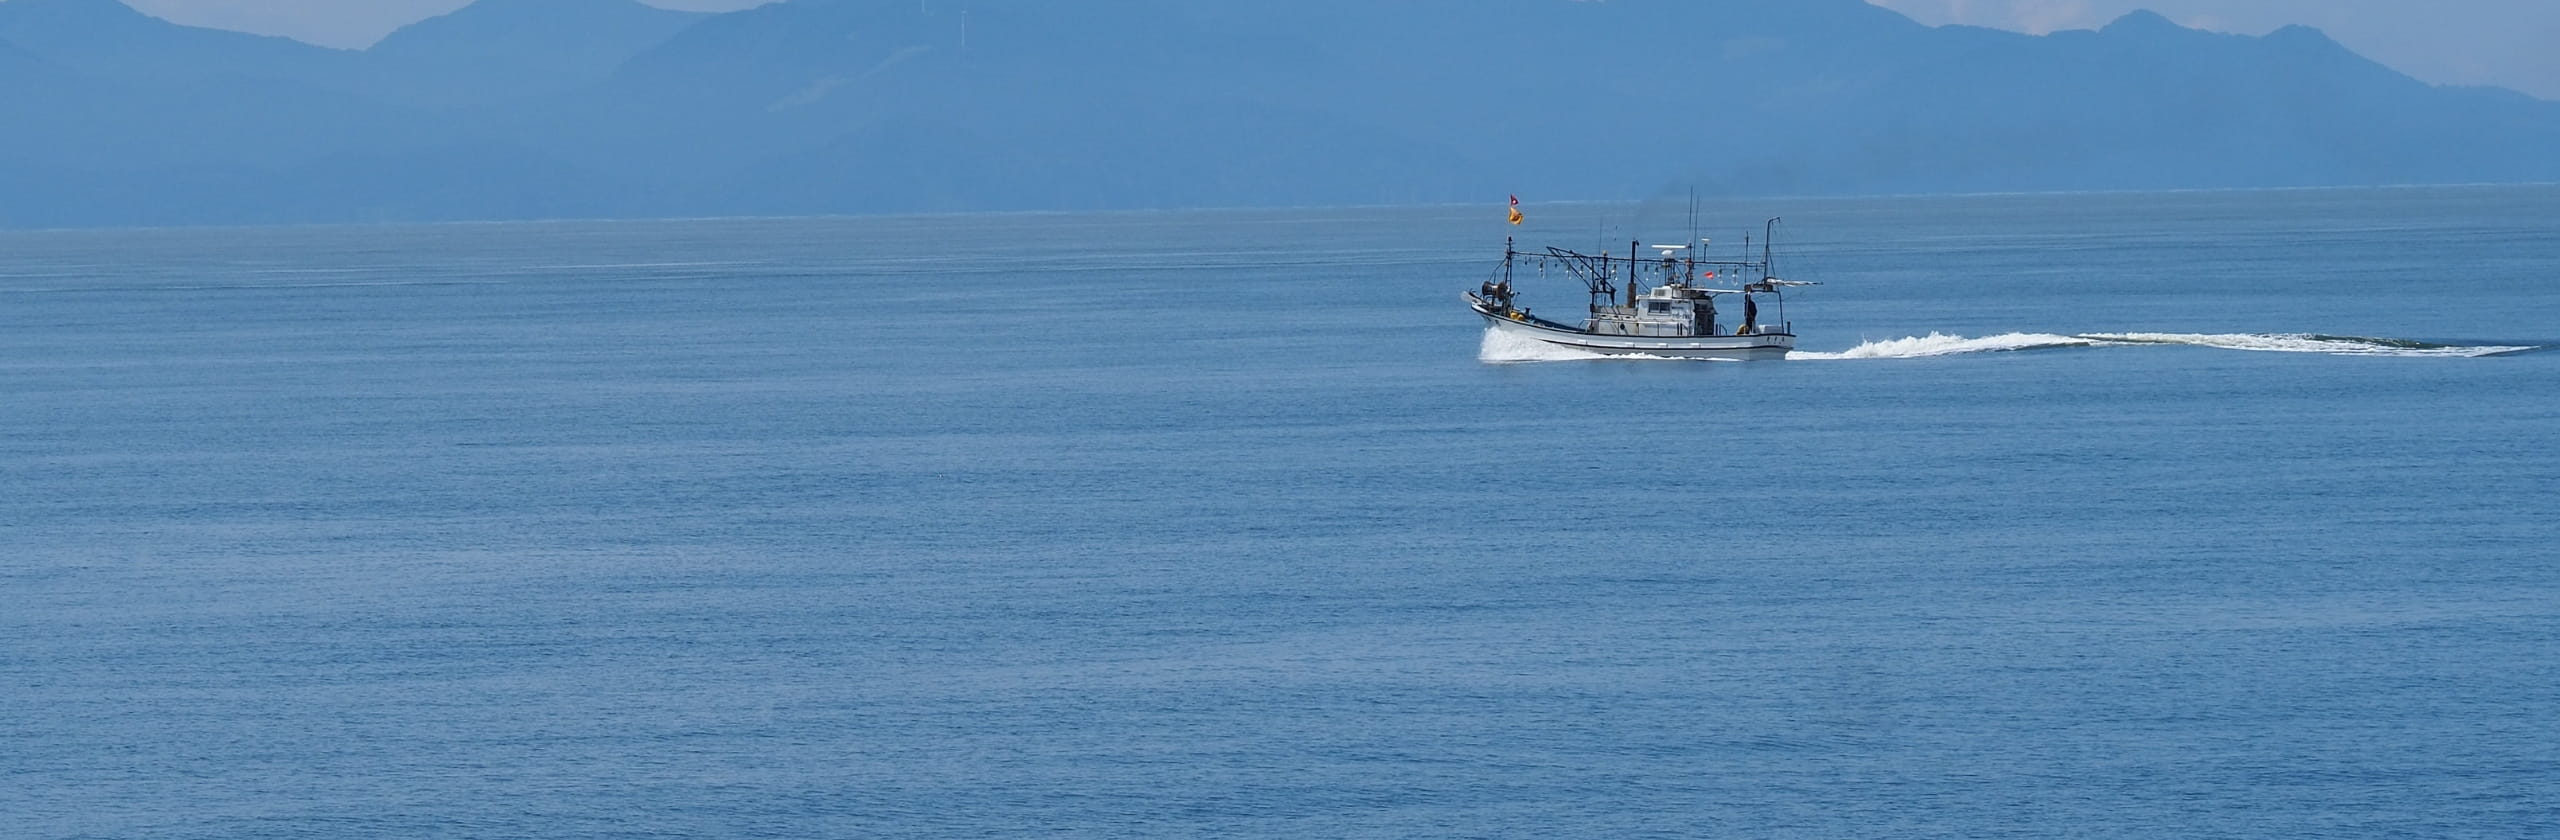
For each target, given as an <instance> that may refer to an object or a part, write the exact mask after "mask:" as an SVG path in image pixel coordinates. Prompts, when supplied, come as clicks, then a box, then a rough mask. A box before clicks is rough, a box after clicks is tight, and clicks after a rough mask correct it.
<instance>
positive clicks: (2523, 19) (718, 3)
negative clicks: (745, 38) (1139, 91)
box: [127, 0, 2560, 99]
mask: <svg viewBox="0 0 2560 840" xmlns="http://www.w3.org/2000/svg"><path fill="white" fill-rule="evenodd" d="M1207 1H1208V2H1215V0H1207ZM127 2H128V3H130V4H131V5H132V6H133V7H134V8H137V9H141V10H143V11H145V12H149V13H151V14H154V15H158V16H160V17H163V18H167V19H169V20H173V21H177V22H179V23H186V24H193V25H197V26H212V27H218V28H223V29H238V30H242V31H248V32H259V33H265V34H270V35H285V36H290V37H294V38H300V39H302V40H305V41H310V42H313V43H317V44H326V45H329V46H337V47H358V46H363V45H365V44H369V43H372V42H373V41H374V40H376V39H379V38H381V37H382V36H383V35H384V34H386V33H388V32H390V31H391V30H393V29H395V28H398V27H400V26H402V25H405V24H408V23H410V22H412V21H416V20H420V19H423V18H427V17H431V16H434V15H439V14H443V13H446V12H450V11H453V10H454V9H457V8H460V7H462V6H463V5H465V4H466V3H467V2H468V0H127ZM644 2H648V3H650V4H651V5H656V6H664V7H667V8H677V9H697V10H704V11H725V10H730V9H741V8H746V7H749V6H755V5H761V4H762V3H763V2H767V0H644ZM1060 2H1067V0H1060ZM1769 2H1788V0H1769ZM1871 2H1874V3H1875V4H1876V5H1879V6H1884V7H1887V8H1891V9H1895V10H1897V11H1900V12H1903V13H1904V14H1908V15H1911V16H1912V17H1914V18H1917V19H1919V20H1920V21H1922V22H1924V23H1932V24H1942V23H1970V24H1976V25H1981V26H1996V27H2001V28H2005V29H2017V30H2021V31H2027V32H2048V31H2052V30H2055V29H2068V28H2087V27H2094V26H2098V25H2102V24H2104V23H2105V22H2107V21H2109V20H2113V19H2114V18H2116V17H2117V16H2119V15H2122V14H2124V13H2125V12H2127V11H2130V10H2133V9H2136V8H2148V9H2152V10H2154V11H2157V12H2160V13H2161V14H2164V15H2167V16H2169V18H2170V19H2172V20H2176V21H2178V22H2180V23H2184V24H2187V25H2189V26H2198V27H2203V28H2207V29H2214V30H2218V31H2225V32H2239V33H2244V34H2250V35H2257V34H2263V33H2265V32H2268V31H2270V30H2273V29H2275V28H2277V27H2279V26H2283V25H2285V24H2288V23H2302V24H2308V25H2311V26H2316V27H2319V28H2321V29H2323V30H2327V31H2328V32H2329V34H2330V35H2331V36H2333V37H2336V38H2337V39H2338V40H2339V41H2341V42H2343V43H2345V44H2346V45H2347V46H2349V47H2352V48H2354V49H2355V50H2356V51H2358V52H2361V53H2364V54H2365V55H2367V56H2370V57H2372V58H2374V59H2376V60H2379V61H2381V62H2383V63H2385V64H2389V65H2391V66H2393V67H2397V68H2399V69H2400V70H2402V71H2404V72H2407V73H2409V74H2411V75H2414V76H2417V77H2418V78H2421V79H2425V80H2427V81H2430V82H2439V83H2451V84H2496V85H2503V86H2506V87H2512V88H2516V89H2518V90H2523V91H2525V92H2528V93H2532V94H2535V95H2537V96H2541V97H2543V98H2546V99H2560V47H2555V46H2554V45H2560V0H1871Z"/></svg>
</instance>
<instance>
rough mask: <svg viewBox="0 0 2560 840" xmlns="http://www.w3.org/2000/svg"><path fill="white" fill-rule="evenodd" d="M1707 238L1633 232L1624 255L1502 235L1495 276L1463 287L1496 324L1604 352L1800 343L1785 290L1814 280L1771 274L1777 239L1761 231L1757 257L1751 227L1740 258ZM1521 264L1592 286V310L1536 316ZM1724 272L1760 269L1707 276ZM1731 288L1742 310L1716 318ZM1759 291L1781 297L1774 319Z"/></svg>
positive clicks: (1766, 352)
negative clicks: (1737, 280)
mask: <svg viewBox="0 0 2560 840" xmlns="http://www.w3.org/2000/svg"><path fill="white" fill-rule="evenodd" d="M1515 212H1516V211H1515ZM1515 218H1516V217H1515ZM1777 223H1778V220H1776V219H1771V220H1769V225H1768V229H1767V231H1766V233H1767V234H1768V235H1769V236H1774V235H1775V234H1776V232H1777ZM1712 245H1713V240H1707V239H1700V240H1698V241H1697V244H1696V245H1695V246H1691V245H1689V244H1686V243H1683V244H1679V245H1653V246H1650V250H1651V251H1652V252H1653V253H1650V254H1646V253H1643V252H1644V251H1645V250H1647V249H1648V248H1647V246H1644V245H1643V241H1642V240H1637V241H1634V242H1629V243H1628V244H1627V256H1623V257H1620V256H1613V255H1611V254H1610V253H1609V252H1607V251H1602V252H1600V254H1599V255H1598V256H1593V255H1590V254H1583V253H1579V252H1575V251H1569V250H1566V249H1563V248H1555V247H1549V248H1547V249H1546V252H1545V253H1540V254H1532V253H1525V252H1522V251H1520V250H1519V248H1518V247H1517V245H1516V243H1515V242H1514V241H1513V240H1510V239H1505V240H1503V247H1502V266H1501V267H1500V268H1498V269H1496V270H1495V273H1494V277H1493V278H1492V279H1489V280H1486V281H1485V282H1484V283H1483V284H1482V285H1481V286H1479V287H1477V289H1476V291H1473V292H1468V293H1466V301H1467V304H1468V306H1469V307H1471V308H1473V309H1474V310H1475V312H1476V314H1477V315H1480V316H1483V317H1484V320H1485V323H1486V324H1487V325H1488V327H1487V328H1488V329H1491V330H1493V331H1495V332H1498V333H1505V334H1508V335H1510V336H1512V337H1516V338H1524V339H1529V340H1532V341H1538V342H1544V343H1547V344H1553V345H1557V346H1561V347H1567V348H1571V349H1575V350H1581V351H1585V352H1590V353H1597V354H1601V355H1605V356H1642V357H1661V358H1674V359H1722V360H1732V361H1750V360H1758V359H1784V358H1786V357H1787V353H1788V351H1791V350H1794V349H1795V346H1796V334H1795V328H1794V325H1793V324H1792V323H1790V322H1788V321H1787V319H1786V290H1787V289H1790V288H1795V287H1800V286H1812V285H1818V284H1815V283H1808V282H1803V281H1796V280H1781V279H1779V278H1777V277H1776V276H1774V275H1773V274H1772V273H1771V272H1770V270H1769V266H1770V261H1771V257H1772V255H1773V253H1774V249H1773V248H1771V247H1770V246H1769V244H1768V239H1766V238H1763V239H1762V240H1761V251H1760V255H1759V258H1758V259H1753V258H1752V257H1751V244H1750V241H1749V239H1748V238H1747V237H1746V238H1745V240H1744V245H1743V248H1742V254H1741V257H1740V258H1738V259H1713V258H1710V257H1709V255H1708V254H1707V250H1708V248H1709V247H1710V246H1712ZM1523 268H1534V269H1535V270H1536V271H1537V273H1538V274H1540V275H1541V276H1544V275H1547V274H1549V273H1551V272H1560V273H1563V274H1566V275H1569V276H1571V277H1573V278H1574V279H1577V280H1580V281H1582V284H1583V288H1584V289H1585V290H1587V291H1588V292H1590V294H1591V306H1590V311H1589V312H1588V313H1587V314H1586V315H1585V317H1583V318H1582V319H1581V320H1580V322H1579V323H1567V322H1562V321H1555V320H1550V319H1547V318H1542V317H1539V316H1538V315H1537V314H1535V313H1533V312H1531V311H1530V310H1529V309H1528V308H1527V307H1523V306H1520V305H1519V302H1518V299H1517V297H1516V295H1515V293H1514V291H1513V290H1512V286H1511V283H1512V280H1513V279H1514V277H1515V275H1516V274H1517V273H1518V272H1519V271H1520V270H1521V269H1523ZM1724 277H1757V278H1759V279H1757V280H1753V281H1750V282H1747V283H1741V284H1740V286H1741V288H1733V289H1725V288H1715V287H1713V286H1712V285H1710V284H1711V283H1712V282H1714V281H1716V280H1717V279H1719V278H1724ZM1622 294H1623V298H1622V297H1621V295H1622ZM1728 295H1731V296H1739V297H1740V298H1741V299H1742V313H1741V314H1742V319H1741V321H1740V322H1739V323H1735V324H1732V325H1730V326H1728V325H1726V324H1725V323H1724V322H1722V321H1720V320H1718V317H1719V316H1718V312H1717V309H1716V302H1717V299H1718V298H1721V297H1724V296H1728ZM1762 297H1767V298H1769V299H1770V300H1771V301H1772V302H1774V303H1775V304H1777V307H1778V311H1777V313H1776V314H1777V316H1778V317H1777V320H1776V321H1775V322H1774V323H1769V324H1763V323H1760V298H1762ZM1622 299H1623V301H1624V302H1623V303H1621V300H1622Z"/></svg>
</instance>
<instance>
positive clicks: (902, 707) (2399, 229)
mask: <svg viewBox="0 0 2560 840" xmlns="http://www.w3.org/2000/svg"><path fill="white" fill-rule="evenodd" d="M1525 209H1526V210H1527V211H1528V213H1529V217H1530V218H1529V222H1528V224H1526V225H1524V226H1522V227H1520V228H1516V229H1515V228H1511V227H1509V226H1507V225H1504V224H1502V216H1503V208H1502V207H1501V206H1500V205H1499V203H1498V202H1488V203H1487V204H1486V205H1485V206H1482V207H1428V208H1368V209H1332V210H1297V211H1224V212H1179V213H1176V212H1166V213H1125V214H1098V215H1038V214H1030V215H979V216H940V217H913V218H855V219H797V220H726V221H671V222H638V223H539V224H488V225H439V226H374V227H362V226H359V227H306V228H258V229H193V230H141V231H64V232H12V233H0V836H6V837H9V838H74V837H99V838H303V837H415V838H442V837H457V838H460V837H472V838H477V837H492V838H496V837H552V838H586V837H679V836H690V837H775V838H809V837H959V836H970V837H1014V836H1026V835H1050V836H1095V837H1292V838H1296V837H1379V838H1408V837H1598V838H1622V837H1646V836H1665V837H1673V836H1683V837H1685V836H1735V837H1908V836H1939V837H1985V836H2022V837H2143V838H2150V837H2232V838H2265V837H2306V836H2316V837H2471V838H2517V837H2530V836H2554V835H2555V834H2560V446H2555V441H2560V351H2547V350H2545V349H2544V348H2552V347H2555V346H2560V187H2503V188H2490V187H2481V188H2441V189H2438V188H2425V189H2419V188H2409V189H2386V190H2323V191H2279V192H2220V193H2186V194H2153V195H2070V196H1991V197H1963V198H1886V199H1859V200H1778V201H1757V202H1721V201H1719V202H1709V203H1706V204H1705V205H1703V206H1702V207H1700V208H1699V209H1700V212H1699V214H1698V218H1699V219H1700V220H1701V224H1700V226H1699V227H1698V228H1697V229H1696V233H1697V235H1700V236H1710V237H1713V238H1714V239H1715V241H1716V243H1717V244H1716V246H1715V247H1716V248H1717V249H1734V250H1730V251H1724V252H1723V253H1725V254H1732V253H1738V249H1739V243H1740V240H1741V237H1742V235H1743V234H1744V233H1746V232H1751V233H1754V234H1756V233H1757V232H1758V231H1759V230H1760V226H1761V220H1762V218H1764V217H1767V216H1784V217H1785V222H1784V223H1783V224H1782V225H1781V227H1780V230H1781V234H1780V237H1781V238H1780V242H1779V246H1780V250H1779V251H1778V258H1779V263H1778V267H1779V272H1780V273H1781V274H1784V275H1786V276H1789V277H1791V278H1793V279H1798V280H1809V281H1817V282H1820V283H1822V284H1823V285H1821V286H1818V287H1811V288H1807V289H1805V290H1802V291H1801V292H1799V293H1797V294H1795V295H1792V296H1790V298H1789V300H1788V301H1787V311H1786V313H1785V315H1784V318H1785V319H1786V320H1788V321H1792V322H1793V323H1794V325H1795V328H1796V330H1797V332H1799V333H1800V334H1801V335H1802V340H1801V345H1800V346H1801V348H1802V350H1803V351H1804V352H1801V353H1799V354H1798V357H1797V358H1795V359H1792V360H1789V361H1785V362H1761V363H1717V362H1679V361H1648V360H1612V361H1592V360H1577V359H1572V358H1570V357H1569V355H1570V354H1563V355H1559V354H1554V353H1545V352H1539V351H1537V350H1535V348H1521V347H1506V346H1502V345H1499V344H1492V343H1488V342H1487V340H1486V337H1485V333H1484V330H1483V328H1482V325H1481V324H1480V323H1477V322H1476V321H1475V320H1474V317H1473V316H1472V315H1470V314H1469V313H1468V312H1467V311H1466V310H1465V309H1463V308H1462V307H1461V305H1460V303H1459V299H1458V296H1459V293H1460V292H1462V291H1465V290H1468V289H1473V288H1474V287H1475V286H1476V284H1477V283H1478V282H1480V281H1482V280H1484V279H1486V278H1487V277H1488V276H1489V273H1490V272H1491V270H1492V269H1493V268H1494V264H1495V263H1496V262H1497V259H1498V257H1499V254H1500V251H1501V247H1502V244H1503V237H1505V236H1513V235H1516V236H1518V237H1519V238H1520V243H1521V245H1522V246H1524V247H1529V248H1536V247H1539V246H1543V245H1549V244H1554V245H1563V246H1568V247H1575V248H1579V249H1583V250H1595V249H1599V248H1608V247H1611V245H1610V244H1609V243H1613V242H1614V243H1616V247H1617V248H1618V249H1621V250H1622V249H1623V248H1624V243H1626V242H1627V241H1628V240H1629V239H1633V238H1639V237H1641V238H1644V239H1646V240H1648V241H1677V240H1679V239H1682V238H1686V237H1688V236H1690V235H1691V233H1692V229H1691V227H1690V220H1689V207H1688V202H1687V200H1686V199H1685V198H1682V199H1677V200H1665V201H1656V202H1644V203H1629V204H1539V203H1535V202H1532V203H1530V204H1529V205H1528V206H1527V207H1526V208H1525ZM1519 282H1520V285H1521V286H1522V288H1523V292H1524V302H1525V303H1527V304H1529V305H1531V306H1534V307H1538V308H1539V309H1540V310H1541V311H1542V314H1547V315H1550V316H1553V315H1555V314H1557V313H1566V312H1572V311H1576V310H1575V309H1574V308H1575V307H1578V306H1580V305H1581V303H1582V297H1581V295H1580V293H1579V289H1578V288H1577V287H1574V286H1573V285H1572V284H1570V283H1569V282H1568V281H1565V280H1563V279H1562V278H1546V279H1541V278H1538V277H1536V276H1535V275H1533V274H1532V275H1524V276H1523V277H1522V278H1521V279H1520V281H1519Z"/></svg>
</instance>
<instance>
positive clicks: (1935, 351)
mask: <svg viewBox="0 0 2560 840" xmlns="http://www.w3.org/2000/svg"><path fill="white" fill-rule="evenodd" d="M2098 343H2099V342H2098V341H2097V340H2096V339H2092V338H2088V337H2084V336H2076V335H2051V334H2047V333H2008V334H2005V335H1995V336H1990V337H1988V338H1966V337H1964V336H1960V335H1942V334H1939V333H1930V334H1928V335H1925V336H1915V337H1912V338H1895V339H1888V340H1884V341H1870V342H1867V343H1865V344H1861V345H1858V346H1856V347H1851V348H1849V349H1847V350H1843V351H1841V352H1838V353H1817V352H1810V351H1805V350H1798V351H1795V352H1793V353H1788V354H1787V358H1790V359H1918V358H1924V357H1928V356H1953V355H1957V354H1959V353H1999V352H2007V351H2012V350H2035V349H2040V348H2045V347H2089V346H2093V345H2096V344H2098Z"/></svg>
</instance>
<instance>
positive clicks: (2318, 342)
mask: <svg viewBox="0 0 2560 840" xmlns="http://www.w3.org/2000/svg"><path fill="white" fill-rule="evenodd" d="M2081 337H2082V338H2087V339H2091V340H2094V341H2099V342H2105V343H2109V344H2181V345H2187V346H2191V347H2214V348H2220V349H2223V350H2250V351H2255V352H2260V353H2327V354H2330V355H2334V356H2409V357H2429V356H2435V357H2454V358H2478V357H2481V356H2496V355H2501V354H2506V353H2521V352H2524V351H2527V350H2533V349H2538V348H2533V347H2502V346H2485V345H2455V344H2429V343H2426V342H2423V341H2405V340H2402V339H2396V338H2364V337H2360V336H2349V335H2305V334H2294V333H2268V334H2259V333H2242V334H2230V335H2205V334H2198V333H2098V334H2092V335H2086V336H2081Z"/></svg>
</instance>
